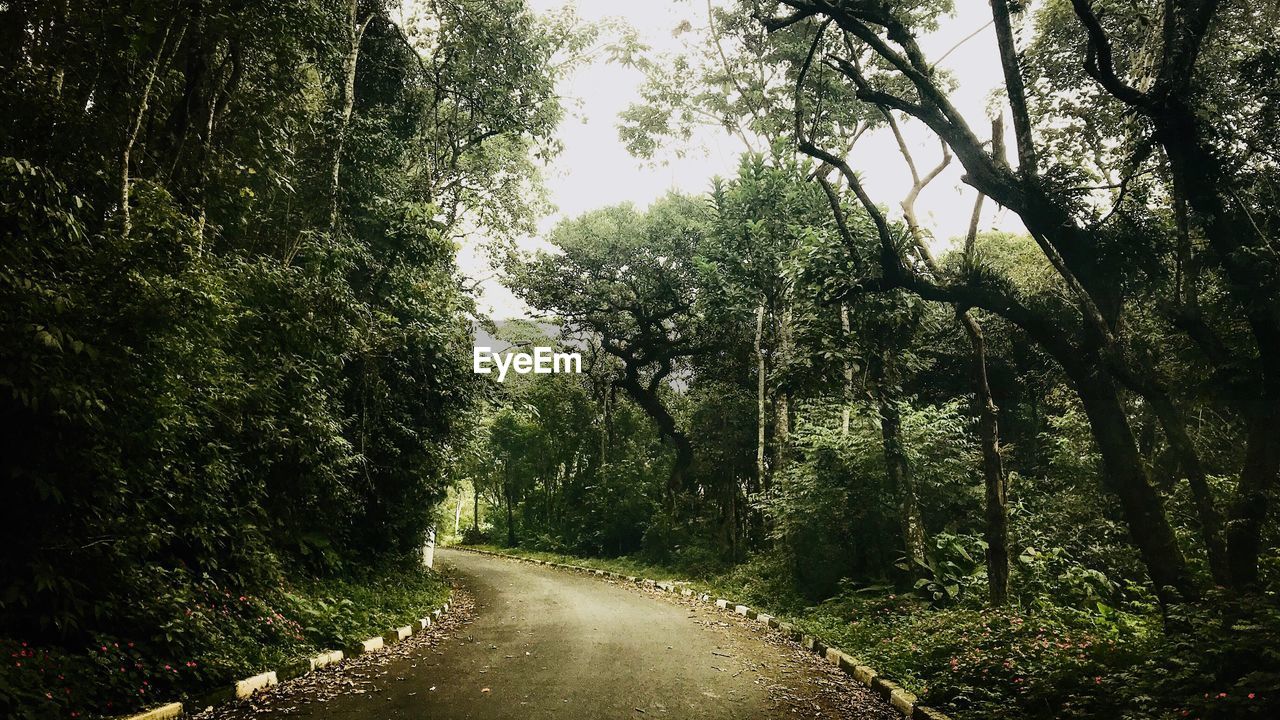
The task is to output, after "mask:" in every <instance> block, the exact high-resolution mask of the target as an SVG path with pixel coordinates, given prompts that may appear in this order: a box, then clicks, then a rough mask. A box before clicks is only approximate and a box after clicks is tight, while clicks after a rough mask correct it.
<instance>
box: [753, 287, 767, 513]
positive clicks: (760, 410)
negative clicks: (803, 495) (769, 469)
mask: <svg viewBox="0 0 1280 720" xmlns="http://www.w3.org/2000/svg"><path fill="white" fill-rule="evenodd" d="M755 350H756V483H757V484H758V485H759V487H761V488H763V487H764V484H765V479H764V474H765V467H764V450H765V448H764V431H765V424H766V417H765V363H764V300H763V299H762V300H761V301H760V306H759V307H757V308H756V347H755Z"/></svg>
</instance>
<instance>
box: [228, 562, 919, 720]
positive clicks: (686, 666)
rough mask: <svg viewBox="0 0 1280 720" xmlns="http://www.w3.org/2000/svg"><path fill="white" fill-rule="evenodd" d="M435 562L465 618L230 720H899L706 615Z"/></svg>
mask: <svg viewBox="0 0 1280 720" xmlns="http://www.w3.org/2000/svg"><path fill="white" fill-rule="evenodd" d="M436 562H437V564H438V565H442V566H444V567H445V568H446V569H447V570H448V571H449V572H451V573H452V574H453V575H454V576H455V578H457V579H458V580H459V581H460V582H461V585H462V587H463V588H465V589H466V591H467V592H468V593H469V594H470V595H471V597H472V598H473V602H474V617H473V618H472V619H471V621H470V622H468V623H461V622H459V623H456V624H454V625H453V626H452V627H450V626H449V625H448V624H446V625H445V626H444V627H442V629H441V635H440V637H438V638H436V639H435V640H432V641H430V642H432V643H434V644H427V645H422V646H420V647H418V648H411V649H408V650H406V651H402V652H401V653H398V656H396V657H393V658H391V659H390V660H386V661H384V664H382V665H381V666H379V667H377V668H375V669H373V670H372V671H370V670H368V669H366V670H364V671H363V672H362V671H361V670H360V666H359V662H360V660H361V659H357V660H356V661H355V662H354V663H353V664H352V667H351V668H349V669H346V670H342V669H340V670H339V671H338V673H339V674H338V675H336V676H334V678H333V679H335V680H338V681H342V680H343V678H342V676H341V673H343V672H345V673H347V674H348V675H349V674H351V673H355V674H356V676H357V678H358V679H359V681H358V682H354V683H351V684H350V686H349V689H348V690H347V691H345V692H337V693H335V692H328V693H324V695H326V697H320V698H309V697H307V695H308V694H312V695H315V694H316V693H315V692H314V691H313V690H308V689H307V687H306V685H305V683H304V684H303V685H302V686H301V687H299V688H295V689H292V690H291V689H290V688H289V687H288V686H287V685H286V686H285V687H283V688H281V690H280V691H279V692H277V693H275V695H276V696H275V697H271V696H268V697H266V698H264V701H260V702H258V703H255V707H253V708H241V712H240V713H238V716H241V717H245V716H247V717H265V716H276V717H289V718H339V719H344V718H362V719H363V718H387V719H388V720H390V719H393V718H394V719H397V720H399V719H410V718H413V719H416V718H422V719H426V718H431V719H433V720H434V719H437V718H438V719H441V720H443V719H446V718H456V719H459V720H462V719H468V720H469V719H475V720H508V719H509V720H537V719H541V718H556V719H557V720H596V719H600V718H650V717H664V718H676V719H679V720H691V719H693V718H707V719H711V718H715V719H717V720H719V719H729V718H744V719H745V718H750V719H755V718H772V717H780V716H786V717H836V718H863V719H866V720H884V719H888V718H897V717H899V716H897V715H896V713H894V712H893V711H892V710H891V709H889V708H888V707H887V706H886V705H885V704H884V703H882V702H881V701H880V700H879V699H877V698H876V697H874V696H873V695H871V694H870V693H869V692H866V691H865V690H863V689H862V688H861V687H859V686H857V685H856V684H853V683H852V682H851V681H848V680H847V678H845V677H844V676H843V675H842V674H840V673H838V672H835V671H833V670H831V669H830V668H829V667H828V666H826V665H824V664H822V663H821V662H819V661H817V660H816V659H814V658H812V657H811V656H809V655H808V654H807V653H805V652H804V651H802V650H800V649H798V648H797V647H795V646H794V645H789V644H786V643H782V642H778V641H776V640H774V641H768V640H766V639H764V638H762V637H761V636H760V633H759V631H758V630H757V629H756V627H748V626H747V625H746V623H745V621H739V620H737V619H734V618H728V617H725V616H724V614H723V613H717V612H715V611H714V610H710V609H708V608H707V607H706V606H705V605H699V604H695V603H692V602H689V601H685V602H680V601H677V600H675V599H672V598H669V597H666V596H658V595H656V594H655V593H652V592H645V591H643V590H640V589H637V588H633V587H622V586H619V585H617V584H615V583H610V582H605V581H603V580H600V579H596V578H591V577H587V576H581V575H576V574H572V573H567V572H564V571H559V570H555V569H552V568H545V567H542V566H537V565H531V564H527V563H517V562H513V561H510V560H503V559H498V558H493V557H488V556H483V555H476V554H473V553H466V552H461V551H456V550H438V551H437V552H436ZM408 642H410V643H412V642H414V641H413V640H410V641H408ZM313 682H314V681H313ZM348 682H349V681H348ZM220 716H222V717H227V715H224V714H221V713H220Z"/></svg>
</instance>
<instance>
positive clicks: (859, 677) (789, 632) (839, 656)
mask: <svg viewBox="0 0 1280 720" xmlns="http://www.w3.org/2000/svg"><path fill="white" fill-rule="evenodd" d="M454 548H455V549H457V550H464V551H466V552H474V553H479V554H481V555H492V556H494V557H500V558H507V559H509V560H518V561H522V562H528V563H537V564H547V565H550V566H552V567H560V568H565V569H572V570H581V571H585V572H590V571H589V570H586V569H585V568H577V567H575V566H571V565H570V566H565V565H557V564H556V563H544V562H543V561H541V560H532V559H529V558H522V557H520V556H518V555H504V554H502V553H495V552H490V551H488V550H472V549H471V548H467V547H460V546H454ZM595 572H596V574H600V571H595ZM618 577H619V578H621V576H618ZM626 580H627V581H628V582H632V583H635V584H637V585H642V586H646V587H654V588H656V589H659V590H663V591H665V592H674V591H675V589H676V587H675V583H673V582H671V581H663V582H654V581H653V580H649V579H647V578H644V579H642V578H638V577H636V576H634V575H629V576H627V577H626ZM680 594H681V595H684V596H685V597H689V596H691V595H693V592H692V591H689V590H685V589H681V591H680ZM697 598H698V600H699V601H700V602H704V603H706V602H711V596H710V595H708V594H706V593H700V594H698V595H697ZM714 605H715V607H717V608H718V609H720V610H724V611H726V612H731V613H734V614H735V615H741V616H743V617H747V618H752V619H755V620H756V621H758V622H759V624H760V626H762V627H764V628H771V629H776V630H778V632H780V633H782V634H783V635H784V636H786V637H787V638H789V639H791V640H792V641H794V642H797V643H799V644H800V646H801V647H803V648H804V649H806V650H808V651H810V652H812V653H815V654H817V655H818V656H820V657H822V658H824V659H825V660H826V661H827V662H829V663H831V664H832V665H835V666H836V667H838V668H839V669H840V670H841V671H842V672H844V673H845V674H846V675H848V676H850V677H852V678H853V679H854V680H855V681H856V682H857V683H859V684H860V685H864V686H866V687H868V688H871V689H872V690H873V691H875V693H876V694H877V695H879V696H880V697H882V698H884V699H885V700H886V701H887V702H888V703H889V705H890V706H892V707H893V709H895V710H897V711H898V712H899V713H900V714H901V715H902V716H903V717H904V718H907V719H909V720H951V717H950V716H948V715H946V714H945V713H943V712H941V711H940V710H935V709H933V708H931V707H927V706H925V705H920V704H919V698H917V697H916V696H915V695H914V694H912V693H910V692H908V691H907V690H906V689H905V688H903V687H902V686H901V685H899V684H897V683H895V682H893V681H892V680H889V679H888V678H885V677H883V676H881V675H879V674H877V673H876V671H875V670H873V669H871V668H870V667H868V666H866V665H862V664H860V662H859V661H858V660H857V658H855V657H854V656H852V655H849V654H848V653H846V652H844V651H842V650H840V649H839V648H836V647H833V646H830V645H827V644H826V643H824V642H822V640H821V639H819V638H816V637H814V636H812V635H806V634H804V633H802V632H801V631H800V630H799V629H798V628H796V626H795V625H793V624H792V623H788V622H782V621H780V620H778V619H777V618H776V617H774V616H772V615H768V614H766V613H762V612H758V611H756V610H753V609H752V608H750V607H748V606H746V605H738V604H736V603H733V602H732V601H730V600H727V599H725V598H717V599H716V600H715V603H714ZM129 720H138V719H135V718H130V719H129Z"/></svg>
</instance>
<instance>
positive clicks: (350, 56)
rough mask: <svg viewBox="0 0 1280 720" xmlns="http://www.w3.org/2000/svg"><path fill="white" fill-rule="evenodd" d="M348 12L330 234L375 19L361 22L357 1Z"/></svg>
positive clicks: (335, 221) (335, 224)
mask: <svg viewBox="0 0 1280 720" xmlns="http://www.w3.org/2000/svg"><path fill="white" fill-rule="evenodd" d="M347 8H348V10H347V12H348V20H349V23H350V24H349V26H348V28H349V30H350V32H351V35H350V40H351V46H350V48H349V49H348V50H347V57H346V61H345V62H344V63H343V68H342V69H343V83H342V108H341V110H340V112H339V113H338V133H337V138H336V139H335V141H334V148H333V168H332V171H331V175H330V178H329V230H330V232H332V231H333V230H335V229H336V228H337V227H338V188H339V175H340V174H341V172H342V150H343V146H344V145H345V144H346V140H347V128H348V127H350V125H351V113H352V112H353V111H354V110H355V106H356V65H357V64H358V63H359V60H360V41H361V40H362V39H363V38H364V31H365V28H367V27H369V21H370V20H372V19H373V15H370V16H369V17H367V18H365V19H364V21H363V22H361V21H360V20H359V17H358V9H357V0H350V1H349V2H348V3H347Z"/></svg>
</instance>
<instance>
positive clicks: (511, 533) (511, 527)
mask: <svg viewBox="0 0 1280 720" xmlns="http://www.w3.org/2000/svg"><path fill="white" fill-rule="evenodd" d="M502 494H503V495H504V496H505V499H506V501H507V547H515V546H516V521H515V515H514V514H513V513H512V510H511V470H510V468H508V467H506V466H504V467H503V471H502Z"/></svg>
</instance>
